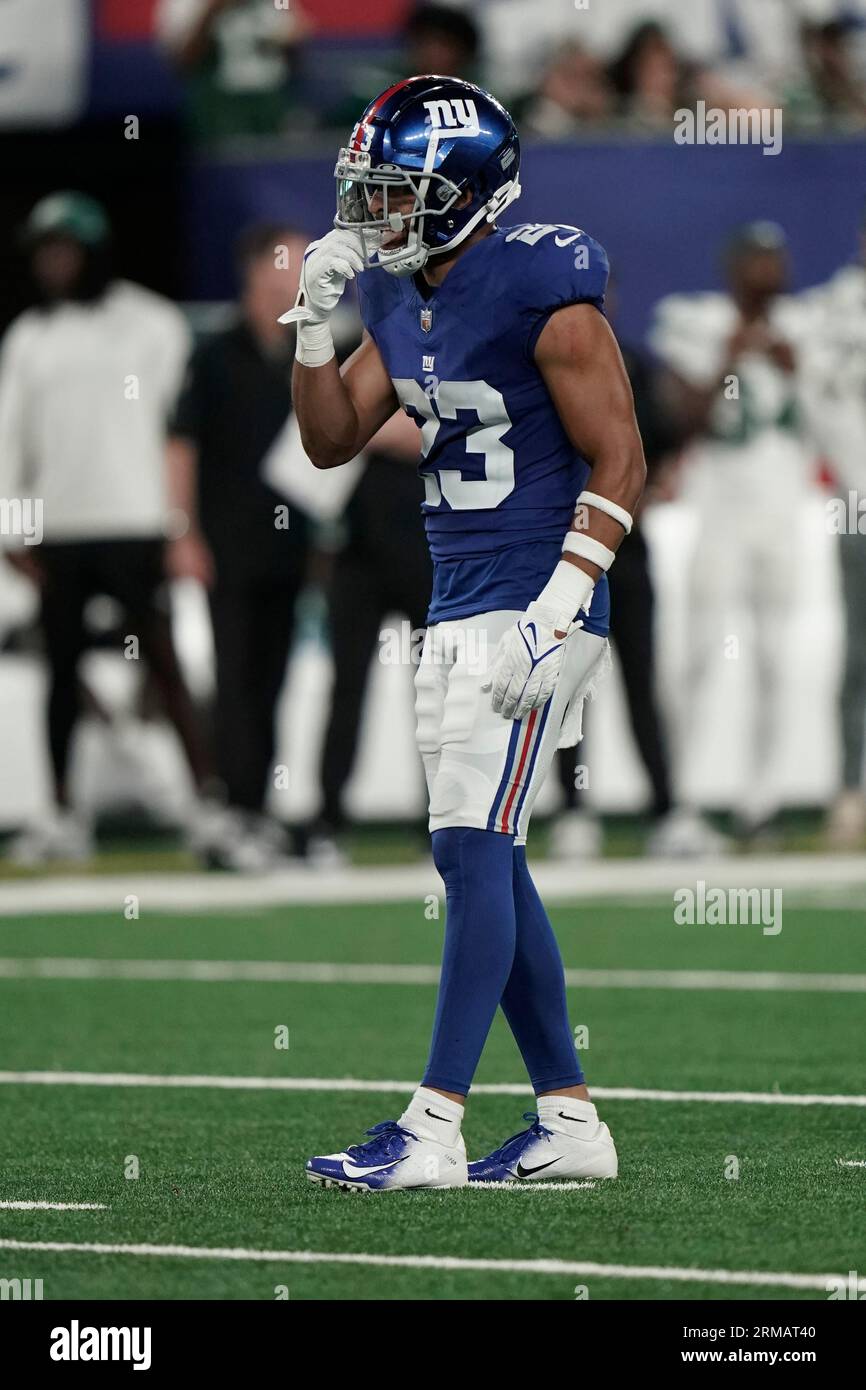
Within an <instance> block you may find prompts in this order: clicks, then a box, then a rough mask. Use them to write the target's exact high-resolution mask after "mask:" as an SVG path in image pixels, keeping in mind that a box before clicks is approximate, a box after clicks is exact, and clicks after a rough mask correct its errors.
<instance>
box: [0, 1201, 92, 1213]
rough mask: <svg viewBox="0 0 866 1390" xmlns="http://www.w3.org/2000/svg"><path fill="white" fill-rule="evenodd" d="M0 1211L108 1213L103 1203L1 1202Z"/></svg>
mask: <svg viewBox="0 0 866 1390" xmlns="http://www.w3.org/2000/svg"><path fill="white" fill-rule="evenodd" d="M0 1211H108V1207H106V1206H104V1205H103V1203H102V1202H0Z"/></svg>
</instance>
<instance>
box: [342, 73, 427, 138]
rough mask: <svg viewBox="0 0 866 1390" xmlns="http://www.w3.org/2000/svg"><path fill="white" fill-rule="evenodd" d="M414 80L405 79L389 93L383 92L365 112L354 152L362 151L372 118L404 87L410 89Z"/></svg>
mask: <svg viewBox="0 0 866 1390" xmlns="http://www.w3.org/2000/svg"><path fill="white" fill-rule="evenodd" d="M413 80H414V79H413V78H411V77H404V78H403V80H402V82H395V83H394V85H393V87H389V88H388V90H387V92H383V93H382V95H381V96H379V97H377V98H376V100H375V101H374V102H373V105H372V106H371V107H370V109H369V110H368V111H366V112H365V114H364V116H363V118H362V119H361V120H360V121H359V122H358V133H357V135H356V136H355V139H354V141H353V143H352V148H353V149H354V150H360V148H361V145H362V131H363V129H364V126H365V125H366V124H367V122H368V121H369V120H370V119H371V117H373V116H375V115H377V114H378V113H379V111H381V109H382V107H383V106H384V105H385V102H386V101H387V100H388V98H389V97H392V96H393V95H394V93H395V92H399V91H401V90H402V88H403V87H408V86H409V83H410V82H412V81H413Z"/></svg>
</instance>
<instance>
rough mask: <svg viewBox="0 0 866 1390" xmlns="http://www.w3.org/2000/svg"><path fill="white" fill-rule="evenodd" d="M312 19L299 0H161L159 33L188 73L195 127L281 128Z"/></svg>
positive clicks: (212, 131) (219, 132)
mask: <svg viewBox="0 0 866 1390" xmlns="http://www.w3.org/2000/svg"><path fill="white" fill-rule="evenodd" d="M310 28H311V26H310V22H309V20H308V19H307V17H306V16H305V14H304V11H303V8H302V6H301V4H300V3H299V0H292V4H291V6H290V7H289V8H284V7H283V6H277V5H276V4H275V3H274V0H159V6H158V9H157V11H156V33H157V37H158V39H159V41H160V42H161V43H162V44H163V45H164V46H165V48H166V49H167V51H168V52H169V54H170V55H171V57H172V59H173V60H174V62H175V63H176V65H177V66H178V67H179V68H180V70H181V71H182V72H183V73H184V75H185V77H186V105H187V118H188V123H189V129H190V132H191V133H192V135H193V136H194V137H195V138H196V139H198V140H202V141H210V140H220V139H225V138H226V137H228V136H233V135H277V134H280V133H281V132H282V131H283V130H284V129H285V125H286V116H287V113H288V110H289V107H290V102H291V92H290V87H289V78H290V75H291V71H292V65H293V62H294V60H295V58H296V56H297V53H298V49H299V46H300V44H301V43H302V41H303V40H304V39H305V38H306V37H307V35H308V34H309V32H310Z"/></svg>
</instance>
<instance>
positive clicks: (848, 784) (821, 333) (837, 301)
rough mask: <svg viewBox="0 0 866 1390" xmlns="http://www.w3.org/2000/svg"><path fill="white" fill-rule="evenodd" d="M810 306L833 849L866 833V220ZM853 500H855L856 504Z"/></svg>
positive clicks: (812, 294) (854, 843)
mask: <svg viewBox="0 0 866 1390" xmlns="http://www.w3.org/2000/svg"><path fill="white" fill-rule="evenodd" d="M804 302H805V303H806V305H807V306H808V307H809V309H810V310H811V311H812V315H813V317H812V320H811V324H812V328H811V334H810V355H809V364H808V365H809V384H810V388H811V391H812V394H813V400H812V419H813V424H814V427H815V432H816V435H817V438H818V441H819V444H820V446H821V449H822V451H823V454H824V456H825V458H826V459H827V461H828V462H829V464H830V467H831V470H832V472H833V474H834V475H835V478H836V483H837V486H836V488H835V490H834V491H835V496H836V497H837V498H839V499H841V502H842V508H841V509H840V510H841V514H842V515H843V516H844V517H845V520H846V525H845V526H844V527H842V528H837V527H836V526H835V525H834V527H833V529H834V530H838V535H839V561H840V566H841V574H842V596H843V602H844V608H845V637H846V642H845V666H844V672H843V678H842V686H841V690H840V692H839V723H840V733H841V740H842V787H841V790H840V792H839V795H838V797H837V798H836V801H835V803H834V805H833V807H832V809H831V812H830V816H829V819H828V822H827V839H828V842H829V844H830V845H831V847H832V848H834V849H846V850H848V849H858V848H862V846H863V840H864V836H866V795H864V786H863V777H864V767H863V756H864V751H866V737H864V735H866V530H860V529H859V528H860V527H866V522H864V520H863V515H864V512H863V511H861V510H859V509H860V508H863V509H866V502H864V499H866V220H864V224H863V226H862V228H861V233H860V259H859V261H858V263H857V264H852V265H847V266H844V267H843V268H842V269H841V270H839V271H837V273H836V274H835V275H834V276H833V277H832V279H831V280H829V281H828V283H827V284H826V285H821V286H819V287H818V288H817V289H815V290H810V291H809V292H808V293H807V294H806V295H805V296H804ZM852 500H853V506H852Z"/></svg>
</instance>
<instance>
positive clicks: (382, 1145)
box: [346, 1120, 415, 1161]
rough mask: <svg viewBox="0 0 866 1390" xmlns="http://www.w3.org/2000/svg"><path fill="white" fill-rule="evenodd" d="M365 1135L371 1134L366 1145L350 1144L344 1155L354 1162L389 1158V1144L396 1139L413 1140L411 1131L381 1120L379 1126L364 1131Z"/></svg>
mask: <svg viewBox="0 0 866 1390" xmlns="http://www.w3.org/2000/svg"><path fill="white" fill-rule="evenodd" d="M365 1133H366V1134H371V1135H372V1136H373V1138H372V1139H368V1140H367V1142H366V1144H352V1145H351V1146H350V1147H349V1148H348V1149H347V1150H346V1153H347V1154H348V1155H349V1157H350V1158H351V1159H352V1160H353V1161H354V1160H355V1159H356V1158H363V1159H373V1160H375V1159H377V1158H390V1157H391V1144H392V1143H393V1141H394V1140H395V1139H397V1138H400V1139H414V1138H415V1135H414V1134H413V1133H412V1132H411V1130H408V1129H404V1128H403V1126H402V1125H399V1124H398V1123H397V1121H396V1120H383V1121H382V1123H381V1124H378V1125H374V1126H373V1128H372V1129H368V1130H365Z"/></svg>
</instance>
